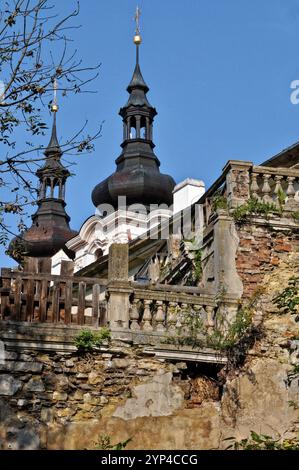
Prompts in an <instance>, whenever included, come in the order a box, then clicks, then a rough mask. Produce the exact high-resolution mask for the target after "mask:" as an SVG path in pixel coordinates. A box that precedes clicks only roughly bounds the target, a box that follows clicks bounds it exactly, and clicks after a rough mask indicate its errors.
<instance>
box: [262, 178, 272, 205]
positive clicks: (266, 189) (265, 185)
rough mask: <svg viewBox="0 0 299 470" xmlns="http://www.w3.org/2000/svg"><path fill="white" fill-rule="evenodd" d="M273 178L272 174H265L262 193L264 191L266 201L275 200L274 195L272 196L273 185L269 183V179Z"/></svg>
mask: <svg viewBox="0 0 299 470" xmlns="http://www.w3.org/2000/svg"><path fill="white" fill-rule="evenodd" d="M270 178H271V175H267V174H265V175H263V180H264V183H263V187H262V193H263V201H264V202H273V200H272V197H271V196H270V193H271V186H270V184H269V179H270Z"/></svg>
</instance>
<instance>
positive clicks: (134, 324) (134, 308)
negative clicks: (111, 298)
mask: <svg viewBox="0 0 299 470" xmlns="http://www.w3.org/2000/svg"><path fill="white" fill-rule="evenodd" d="M138 302H139V299H134V300H133V302H132V305H131V309H130V320H131V325H130V330H135V331H136V330H140V325H139V323H138V320H139V311H138Z"/></svg>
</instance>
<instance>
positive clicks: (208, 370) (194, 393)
mask: <svg viewBox="0 0 299 470" xmlns="http://www.w3.org/2000/svg"><path fill="white" fill-rule="evenodd" d="M222 369H223V365H218V364H204V363H196V362H187V363H186V368H184V369H182V370H180V371H179V372H178V373H174V382H175V383H178V384H179V385H180V387H181V388H182V389H183V391H184V398H185V400H186V407H187V408H197V407H200V406H201V405H202V404H203V403H204V402H207V401H220V400H221V396H222V389H223V386H222V382H221V380H220V378H219V372H220V371H221V370H222Z"/></svg>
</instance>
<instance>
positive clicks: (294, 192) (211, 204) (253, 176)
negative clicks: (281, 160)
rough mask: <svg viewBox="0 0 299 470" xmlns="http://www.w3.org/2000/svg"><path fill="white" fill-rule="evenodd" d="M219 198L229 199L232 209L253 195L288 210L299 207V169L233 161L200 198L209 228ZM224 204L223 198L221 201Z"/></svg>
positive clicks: (228, 204) (229, 205) (204, 221)
mask: <svg viewBox="0 0 299 470" xmlns="http://www.w3.org/2000/svg"><path fill="white" fill-rule="evenodd" d="M219 197H220V198H223V200H224V199H225V200H226V202H227V207H228V209H233V208H235V207H237V206H238V205H241V204H245V203H246V201H247V200H248V199H249V198H250V197H251V198H255V199H257V200H259V201H262V202H267V203H272V204H275V205H277V206H279V207H282V206H283V208H284V209H285V210H297V211H298V209H299V170H298V169H290V168H271V167H266V166H254V165H253V164H252V163H250V162H241V161H234V160H233V161H230V162H228V164H227V165H226V166H225V168H224V169H223V173H222V174H221V176H220V177H219V178H218V179H217V180H216V181H215V182H214V183H213V185H212V186H211V187H210V188H209V189H208V190H207V191H206V192H205V194H204V195H203V196H202V197H201V198H200V200H199V201H198V204H200V205H201V207H202V212H203V226H204V227H207V226H208V225H209V223H210V220H211V219H210V218H211V215H212V214H213V212H215V209H216V208H217V205H218V207H219ZM221 202H222V204H223V201H221Z"/></svg>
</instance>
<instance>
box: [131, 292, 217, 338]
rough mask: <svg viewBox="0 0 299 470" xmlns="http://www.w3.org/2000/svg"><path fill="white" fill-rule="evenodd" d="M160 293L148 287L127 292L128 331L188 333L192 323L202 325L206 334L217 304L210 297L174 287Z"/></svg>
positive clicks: (210, 327) (192, 325) (212, 323)
mask: <svg viewBox="0 0 299 470" xmlns="http://www.w3.org/2000/svg"><path fill="white" fill-rule="evenodd" d="M164 287H165V290H164V292H163V291H162V290H161V289H160V288H155V287H153V286H151V287H150V288H149V289H142V288H137V287H136V286H135V288H134V291H133V294H132V295H131V307H130V323H129V328H130V330H132V331H143V332H147V333H148V332H159V333H164V332H167V333H170V334H178V333H180V334H182V335H184V334H186V335H187V334H189V333H190V329H193V327H194V325H200V324H201V325H202V327H203V330H202V331H207V332H208V333H209V332H210V331H211V330H212V329H213V328H214V326H215V313H216V309H217V305H216V303H215V300H214V297H213V296H208V295H200V294H195V293H194V294H188V293H182V292H177V293H175V292H174V290H169V291H167V290H166V289H167V287H168V286H164Z"/></svg>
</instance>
